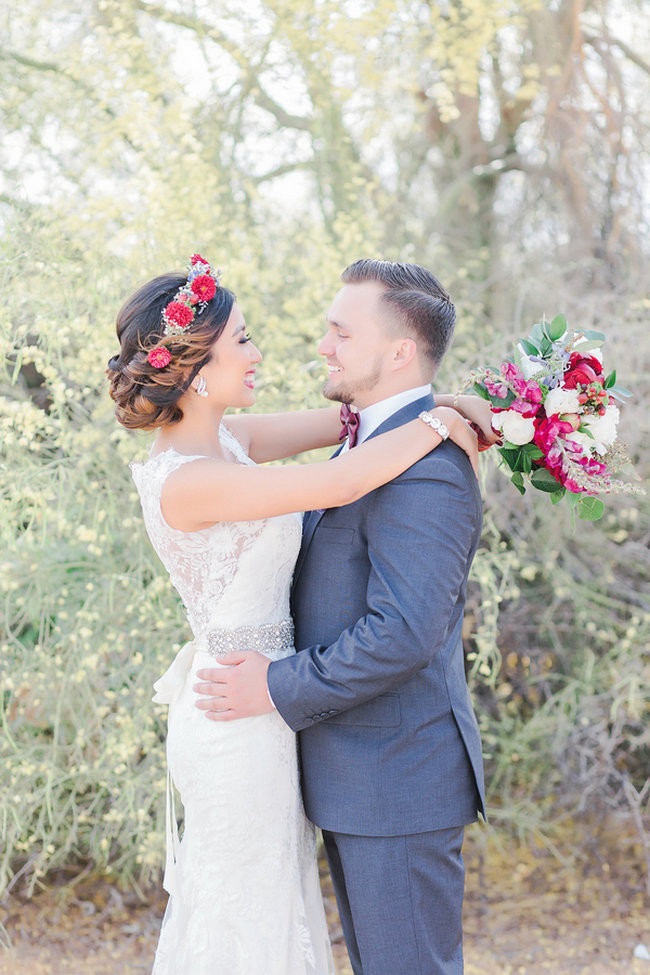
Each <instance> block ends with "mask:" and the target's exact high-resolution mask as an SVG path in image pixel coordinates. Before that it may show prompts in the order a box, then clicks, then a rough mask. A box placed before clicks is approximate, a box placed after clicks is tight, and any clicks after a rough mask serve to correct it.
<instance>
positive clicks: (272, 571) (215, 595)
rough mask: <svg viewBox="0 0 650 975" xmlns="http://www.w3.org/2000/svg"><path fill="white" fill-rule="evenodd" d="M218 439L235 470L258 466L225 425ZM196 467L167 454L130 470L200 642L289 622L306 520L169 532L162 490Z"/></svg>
mask: <svg viewBox="0 0 650 975" xmlns="http://www.w3.org/2000/svg"><path fill="white" fill-rule="evenodd" d="M219 439H220V442H221V445H222V446H223V447H224V448H225V449H226V450H227V451H228V452H229V453H230V454H232V455H233V456H234V458H235V460H236V461H237V463H240V464H251V465H252V464H253V461H252V460H251V459H250V458H249V457H248V456H247V454H246V452H245V451H244V449H243V447H242V446H241V444H240V443H239V441H238V440H237V439H236V438H235V436H234V435H233V434H232V433H231V432H230V430H228V428H227V427H226V426H225V425H224V424H222V425H221V428H220V431H219ZM198 459H200V457H199V455H186V454H179V453H178V451H176V450H175V449H174V448H169V449H168V450H165V451H163V452H162V453H160V454H156V455H155V456H154V457H150V458H149V460H147V461H145V462H144V463H133V464H131V473H132V475H133V480H134V481H135V484H136V487H137V489H138V493H139V495H140V501H141V503H142V511H143V515H144V522H145V526H146V529H147V534H148V535H149V538H150V540H151V544H152V545H153V547H154V549H155V551H156V553H157V554H158V556H159V558H160V560H161V562H162V563H163V565H164V566H165V568H166V569H167V571H168V573H169V577H170V579H171V582H172V585H173V586H174V587H175V589H176V590H177V591H178V593H179V594H180V597H181V599H182V600H183V603H184V604H185V609H186V612H187V618H188V621H189V623H190V626H191V628H192V632H193V635H194V638H195V639H198V638H201V637H203V636H205V635H206V634H207V633H209V632H211V631H213V630H217V629H223V628H226V629H230V628H235V627H240V626H256V625H259V624H261V623H277V622H279V621H280V620H282V619H286V618H287V617H288V616H289V588H290V584H291V576H292V574H293V567H294V564H295V561H296V557H297V555H298V550H299V548H300V536H301V518H300V515H299V514H289V515H280V516H278V517H275V518H265V519H261V520H257V521H237V522H217V523H216V524H214V525H210V526H209V527H208V528H203V529H201V530H199V531H195V532H184V531H179V530H177V529H175V528H171V527H170V525H168V524H167V522H166V521H165V519H164V517H163V514H162V510H161V507H160V496H161V492H162V487H163V484H164V482H165V479H166V478H167V477H169V475H170V474H171V473H172V472H173V471H175V470H177V468H179V467H180V466H181V465H182V464H187V463H190V462H191V461H193V460H198Z"/></svg>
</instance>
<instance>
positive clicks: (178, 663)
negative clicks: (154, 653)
mask: <svg viewBox="0 0 650 975" xmlns="http://www.w3.org/2000/svg"><path fill="white" fill-rule="evenodd" d="M197 649H198V647H197V645H196V642H195V641H194V640H190V642H189V643H186V644H185V646H183V647H181V649H180V650H179V651H178V653H177V654H176V656H175V657H174V659H173V660H172V662H171V664H170V666H169V667H168V668H167V670H166V671H165V673H164V674H163V675H162V677H160V678H159V679H158V680H157V681H156V683H155V684H154V685H153V689H154V691H155V692H156V693H155V695H154V697H153V701H154V702H155V703H156V704H168V705H169V710H170V711H171V708H172V705H173V704H174V702H175V701H176V699H177V698H178V695H179V694H180V692H181V691H182V690H183V687H184V685H185V680H186V678H187V675H188V672H189V670H190V667H191V666H192V661H193V660H194V654H195V653H196V651H197ZM168 720H169V719H168ZM168 740H169V739H168ZM165 840H166V848H167V852H166V855H165V873H164V875H163V887H164V889H165V890H166V891H167V893H168V894H169V895H170V896H172V897H173V896H174V895H175V894H176V893H177V892H178V876H177V870H176V862H177V860H178V848H179V845H180V839H179V836H178V821H177V819H176V804H175V801H174V782H173V779H172V774H171V772H170V770H169V755H167V801H166V804H165Z"/></svg>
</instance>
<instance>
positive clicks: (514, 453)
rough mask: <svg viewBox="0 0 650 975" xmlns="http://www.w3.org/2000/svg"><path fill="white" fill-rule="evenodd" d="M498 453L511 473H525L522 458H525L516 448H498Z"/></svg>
mask: <svg viewBox="0 0 650 975" xmlns="http://www.w3.org/2000/svg"><path fill="white" fill-rule="evenodd" d="M499 453H500V454H501V456H502V457H503V459H504V460H505V462H506V464H507V465H508V467H509V468H510V470H511V471H525V467H524V464H523V458H524V457H525V454H522V453H521V451H520V450H519V448H518V447H514V448H511V449H509V448H507V447H506V448H504V447H499ZM526 473H527V472H526Z"/></svg>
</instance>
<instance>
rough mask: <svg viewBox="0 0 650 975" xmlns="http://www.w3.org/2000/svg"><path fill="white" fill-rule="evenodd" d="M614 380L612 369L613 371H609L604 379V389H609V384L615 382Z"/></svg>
mask: <svg viewBox="0 0 650 975" xmlns="http://www.w3.org/2000/svg"><path fill="white" fill-rule="evenodd" d="M615 382H616V369H614V371H613V372H610V374H609V376H608V377H607V379H606V380H605V389H609V388H610V387H611V386H613V385H614V384H615Z"/></svg>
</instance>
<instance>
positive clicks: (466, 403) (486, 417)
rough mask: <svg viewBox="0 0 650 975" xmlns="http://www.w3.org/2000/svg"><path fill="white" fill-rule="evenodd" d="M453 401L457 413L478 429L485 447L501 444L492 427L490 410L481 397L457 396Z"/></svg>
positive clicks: (499, 436) (499, 435) (499, 437)
mask: <svg viewBox="0 0 650 975" xmlns="http://www.w3.org/2000/svg"><path fill="white" fill-rule="evenodd" d="M455 400H456V404H457V409H458V411H459V413H461V414H462V415H463V416H464V417H465V419H466V420H469V421H470V423H475V424H476V426H477V427H478V428H479V430H480V431H481V434H482V435H483V440H484V441H485V445H486V446H488V447H489V446H491V445H492V444H495V443H500V442H501V434H500V433H498V432H497V431H496V430H494V429H493V427H492V408H491V406H490V404H489V403H488V401H487V400H485V399H483V397H481V396H457V397H455Z"/></svg>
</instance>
